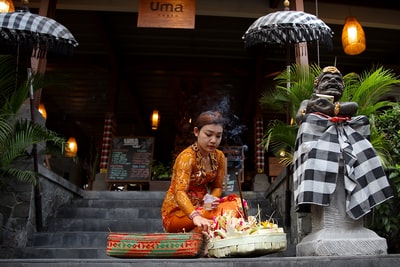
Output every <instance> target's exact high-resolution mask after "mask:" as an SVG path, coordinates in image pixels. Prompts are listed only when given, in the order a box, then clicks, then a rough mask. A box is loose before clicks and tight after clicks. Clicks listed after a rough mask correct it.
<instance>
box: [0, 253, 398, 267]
mask: <svg viewBox="0 0 400 267" xmlns="http://www.w3.org/2000/svg"><path fill="white" fill-rule="evenodd" d="M64 253H65V252H64ZM83 254H84V252H83ZM82 256H84V255H82ZM0 266H2V267H3V266H4V267H26V266H29V267H77V266H85V267H134V266H140V267H161V266H162V267H176V266H184V267H205V266H213V267H225V266H230V267H242V266H243V267H250V266H251V267H291V266H307V267H321V266H324V267H342V266H352V267H365V266H371V267H373V266H379V267H392V266H400V255H398V254H392V255H374V256H352V257H345V256H332V257H321V256H319V257H293V256H291V257H277V256H276V255H275V254H271V255H270V256H263V257H252V258H247V257H241V258H219V259H214V258H188V259H149V258H148V259H118V258H111V257H108V258H105V259H103V258H91V259H88V258H82V259H78V258H76V259H72V258H53V259H44V258H43V259H32V258H31V259H5V260H0Z"/></svg>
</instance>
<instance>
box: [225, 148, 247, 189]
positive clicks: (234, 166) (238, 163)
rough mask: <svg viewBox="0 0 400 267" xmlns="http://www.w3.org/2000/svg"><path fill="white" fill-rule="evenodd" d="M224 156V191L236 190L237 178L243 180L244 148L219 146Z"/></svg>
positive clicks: (241, 181)
mask: <svg viewBox="0 0 400 267" xmlns="http://www.w3.org/2000/svg"><path fill="white" fill-rule="evenodd" d="M221 150H222V152H224V154H225V157H226V177H225V181H224V191H228V192H229V191H237V190H238V188H239V187H238V186H239V185H238V180H239V181H240V183H243V182H244V149H243V146H224V147H221Z"/></svg>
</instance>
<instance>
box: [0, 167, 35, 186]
mask: <svg viewBox="0 0 400 267" xmlns="http://www.w3.org/2000/svg"><path fill="white" fill-rule="evenodd" d="M1 175H2V176H3V177H6V176H12V177H15V178H17V179H18V180H19V181H21V182H24V183H30V184H33V185H36V182H37V180H36V174H35V172H33V171H29V170H21V169H17V168H8V169H6V170H4V173H1Z"/></svg>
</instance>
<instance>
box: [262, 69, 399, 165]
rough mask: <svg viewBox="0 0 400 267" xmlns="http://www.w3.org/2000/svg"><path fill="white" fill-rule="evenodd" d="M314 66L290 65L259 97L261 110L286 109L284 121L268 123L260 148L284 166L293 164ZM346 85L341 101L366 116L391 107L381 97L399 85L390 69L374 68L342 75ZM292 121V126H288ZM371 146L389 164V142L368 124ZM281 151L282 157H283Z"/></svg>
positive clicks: (318, 72)
mask: <svg viewBox="0 0 400 267" xmlns="http://www.w3.org/2000/svg"><path fill="white" fill-rule="evenodd" d="M321 71H322V70H321V68H320V67H319V66H317V65H311V66H307V67H302V66H300V65H298V64H293V65H291V66H290V68H289V69H287V70H285V71H283V72H282V73H281V74H279V75H278V76H277V77H275V79H274V81H275V82H276V86H275V88H274V89H272V90H268V91H266V92H264V93H263V94H262V96H261V98H260V105H261V107H263V108H268V109H271V108H272V109H276V110H286V114H287V121H286V123H283V122H282V121H277V120H276V121H271V122H270V123H269V125H268V126H267V131H266V133H265V135H264V138H263V140H262V143H261V145H263V146H264V147H265V149H266V150H267V151H269V152H271V153H273V154H274V155H275V156H277V157H280V158H281V163H283V164H285V165H286V166H288V165H290V164H291V163H292V156H293V153H294V144H295V140H296V133H297V129H298V127H297V125H296V124H295V123H294V121H295V120H294V118H295V116H296V113H297V110H298V109H299V107H300V103H301V101H302V100H304V99H309V98H310V97H311V95H312V94H313V92H314V79H315V77H316V76H318V75H319V74H320V73H321ZM343 79H344V82H345V84H346V87H345V90H344V94H343V96H342V99H341V100H342V101H352V102H357V103H358V105H359V107H360V108H359V110H358V114H363V115H366V116H369V117H370V118H371V119H373V114H375V113H376V112H377V111H378V110H380V109H382V108H385V107H390V106H391V105H392V104H393V103H391V102H389V101H382V96H383V95H384V94H385V93H387V92H388V91H390V90H391V88H392V86H393V85H396V84H398V83H400V80H399V79H398V77H396V76H395V74H394V73H393V72H392V71H391V70H385V69H383V67H378V68H373V69H372V70H370V71H365V72H363V73H362V74H361V75H358V74H356V73H349V74H347V75H344V77H343ZM289 122H293V123H289ZM371 125H372V127H371V143H372V144H373V145H374V148H375V149H376V150H377V151H378V154H379V155H380V158H381V159H382V161H383V163H384V164H385V165H388V164H389V163H388V162H387V160H386V161H385V159H388V158H390V157H387V156H388V155H390V153H389V152H388V143H387V140H386V139H385V138H384V136H383V135H382V134H381V133H379V132H377V131H376V128H375V127H373V120H372V123H371ZM282 151H284V152H285V153H284V156H282V155H283V154H282Z"/></svg>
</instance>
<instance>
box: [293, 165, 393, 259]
mask: <svg viewBox="0 0 400 267" xmlns="http://www.w3.org/2000/svg"><path fill="white" fill-rule="evenodd" d="M342 170H343V164H341V166H340V171H339V178H338V184H337V186H336V190H335V192H334V193H333V194H332V196H331V203H330V205H329V206H326V207H324V206H318V205H312V207H311V217H312V232H311V233H310V234H308V235H307V236H306V237H304V238H303V240H302V241H301V242H300V243H299V244H298V245H297V246H296V255H297V256H351V255H380V254H387V243H386V239H385V238H382V237H380V236H378V235H377V234H376V233H375V232H373V231H371V230H369V229H367V228H365V227H363V219H362V218H361V219H359V220H353V219H351V218H350V217H349V216H348V215H347V214H346V209H345V189H344V176H343V171H342Z"/></svg>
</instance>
